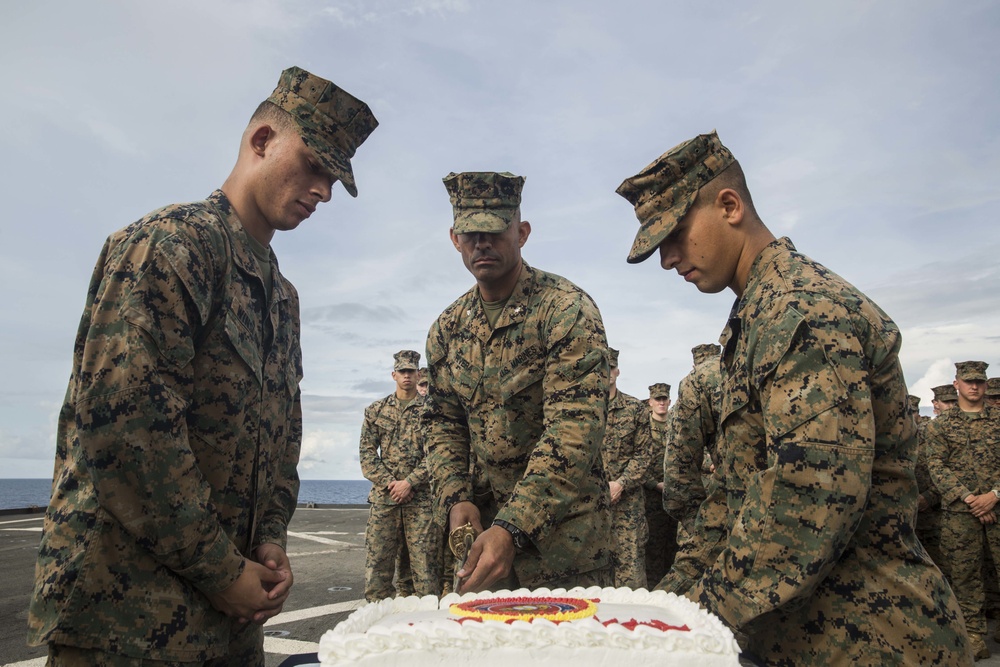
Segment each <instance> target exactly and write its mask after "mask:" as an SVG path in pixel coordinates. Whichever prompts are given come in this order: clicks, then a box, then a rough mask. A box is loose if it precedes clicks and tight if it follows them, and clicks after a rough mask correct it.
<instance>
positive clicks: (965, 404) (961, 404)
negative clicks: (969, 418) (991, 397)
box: [958, 394, 985, 412]
mask: <svg viewBox="0 0 1000 667" xmlns="http://www.w3.org/2000/svg"><path fill="white" fill-rule="evenodd" d="M984 403H985V402H984V401H983V400H982V399H979V400H978V401H976V402H975V403H973V402H972V401H970V400H969V399H967V398H965V397H964V396H962V395H961V394H959V395H958V408H959V410H961V411H962V412H982V410H983V406H984Z"/></svg>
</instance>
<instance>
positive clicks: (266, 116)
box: [250, 100, 294, 129]
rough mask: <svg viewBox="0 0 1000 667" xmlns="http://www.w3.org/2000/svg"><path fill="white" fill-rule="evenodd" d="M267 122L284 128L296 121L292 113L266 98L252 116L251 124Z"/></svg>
mask: <svg viewBox="0 0 1000 667" xmlns="http://www.w3.org/2000/svg"><path fill="white" fill-rule="evenodd" d="M254 123H267V124H269V125H273V126H275V127H277V128H280V129H284V128H288V127H291V126H292V124H293V123H294V120H293V119H292V115H291V114H290V113H288V112H287V111H285V110H284V109H282V108H281V107H279V106H278V105H277V104H275V103H274V102H269V101H268V100H264V101H263V102H261V103H260V104H258V105H257V110H256V111H254V112H253V115H252V116H251V117H250V124H251V125H253V124H254Z"/></svg>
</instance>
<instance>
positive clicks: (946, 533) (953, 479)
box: [924, 361, 1000, 658]
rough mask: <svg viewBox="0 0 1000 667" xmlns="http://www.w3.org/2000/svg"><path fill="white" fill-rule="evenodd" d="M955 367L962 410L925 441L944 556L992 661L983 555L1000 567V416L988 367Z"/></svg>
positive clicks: (981, 649) (980, 648)
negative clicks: (988, 399)
mask: <svg viewBox="0 0 1000 667" xmlns="http://www.w3.org/2000/svg"><path fill="white" fill-rule="evenodd" d="M955 366H956V371H957V372H956V376H955V377H956V380H955V385H956V388H957V390H958V407H957V408H956V409H952V410H948V411H946V412H945V413H944V414H942V415H941V416H940V417H938V418H937V419H935V420H934V421H932V422H931V423H930V424H929V425H928V426H927V427H926V431H925V433H924V436H925V440H926V445H927V468H928V470H929V471H930V476H931V480H932V481H933V482H934V485H935V486H936V487H937V489H938V492H939V493H940V494H941V507H942V509H943V510H944V511H943V513H942V525H941V551H942V553H943V556H944V558H945V559H946V561H947V570H948V573H949V575H950V578H951V585H952V588H954V589H955V594H956V595H957V596H958V600H959V603H960V604H961V607H962V614H963V615H964V617H965V625H966V627H967V628H968V630H969V635H970V637H971V638H972V640H973V645H974V646H975V647H976V654H977V655H976V657H977V658H979V657H989V651H988V650H987V648H986V644H985V641H984V640H983V638H982V635H984V634H985V633H986V628H987V623H986V617H985V614H984V613H983V604H984V601H985V591H984V588H983V559H984V554H985V553H990V554H991V555H992V557H993V561H994V563H997V562H1000V526H998V525H997V514H998V511H1000V508H998V507H997V501H998V499H1000V412H997V411H996V410H995V409H994V408H992V407H989V406H987V405H986V404H985V392H986V363H985V362H982V361H966V362H959V363H958V364H956V365H955ZM998 636H1000V633H998Z"/></svg>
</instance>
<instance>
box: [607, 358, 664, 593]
mask: <svg viewBox="0 0 1000 667" xmlns="http://www.w3.org/2000/svg"><path fill="white" fill-rule="evenodd" d="M608 352H609V353H610V360H611V397H610V399H609V400H608V424H607V428H606V430H605V431H604V444H603V445H602V446H601V460H602V461H603V462H604V474H605V475H607V477H608V487H609V489H610V492H611V546H612V558H613V565H614V573H615V586H619V587H621V586H624V587H627V588H633V589H635V588H645V587H646V541H647V540H648V539H649V527H648V525H647V524H646V506H645V496H644V495H643V492H642V482H643V479H644V476H645V474H646V469H647V468H649V461H650V458H651V456H652V454H653V436H652V433H651V432H650V426H649V407H648V406H647V405H646V404H644V403H643V402H642V401H640V400H639V399H637V398H635V397H634V396H629V395H628V394H626V393H624V392H621V391H618V383H617V380H618V374H619V372H620V369H619V368H618V350H616V349H614V348H610V349H609V350H608Z"/></svg>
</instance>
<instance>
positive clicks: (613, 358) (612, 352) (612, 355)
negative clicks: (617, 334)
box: [608, 347, 618, 368]
mask: <svg viewBox="0 0 1000 667" xmlns="http://www.w3.org/2000/svg"><path fill="white" fill-rule="evenodd" d="M608 363H609V364H611V368H618V350H616V349H615V348H613V347H609V348H608Z"/></svg>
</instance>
